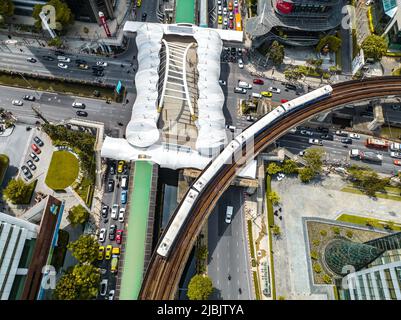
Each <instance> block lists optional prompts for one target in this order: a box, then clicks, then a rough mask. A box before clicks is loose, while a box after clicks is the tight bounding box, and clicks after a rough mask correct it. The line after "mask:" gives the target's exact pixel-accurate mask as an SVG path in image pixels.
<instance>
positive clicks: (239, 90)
mask: <svg viewBox="0 0 401 320" xmlns="http://www.w3.org/2000/svg"><path fill="white" fill-rule="evenodd" d="M234 93H242V94H246V89H244V88H240V87H235V88H234Z"/></svg>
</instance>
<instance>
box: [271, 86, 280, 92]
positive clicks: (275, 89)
mask: <svg viewBox="0 0 401 320" xmlns="http://www.w3.org/2000/svg"><path fill="white" fill-rule="evenodd" d="M269 91H270V92H273V93H280V92H281V90H280V89H279V88H276V87H269Z"/></svg>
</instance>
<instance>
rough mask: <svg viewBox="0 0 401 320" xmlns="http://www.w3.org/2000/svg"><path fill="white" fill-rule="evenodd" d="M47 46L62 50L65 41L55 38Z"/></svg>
mask: <svg viewBox="0 0 401 320" xmlns="http://www.w3.org/2000/svg"><path fill="white" fill-rule="evenodd" d="M47 45H48V46H50V47H56V48H61V47H62V46H63V40H61V38H60V37H55V38H54V39H51V40H49V41H47Z"/></svg>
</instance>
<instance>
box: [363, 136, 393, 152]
mask: <svg viewBox="0 0 401 320" xmlns="http://www.w3.org/2000/svg"><path fill="white" fill-rule="evenodd" d="M365 145H366V147H368V148H375V149H381V150H388V147H389V142H388V141H387V140H383V139H376V138H368V139H366V143H365Z"/></svg>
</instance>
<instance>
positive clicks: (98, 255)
mask: <svg viewBox="0 0 401 320" xmlns="http://www.w3.org/2000/svg"><path fill="white" fill-rule="evenodd" d="M103 258H104V246H100V247H99V251H98V253H97V259H98V260H99V261H100V260H103Z"/></svg>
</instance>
